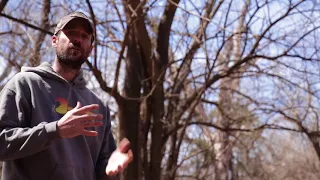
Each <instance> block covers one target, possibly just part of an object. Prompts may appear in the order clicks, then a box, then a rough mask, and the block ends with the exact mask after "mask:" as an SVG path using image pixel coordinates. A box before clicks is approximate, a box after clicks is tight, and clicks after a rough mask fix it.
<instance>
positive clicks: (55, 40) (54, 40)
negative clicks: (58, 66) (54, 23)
mask: <svg viewBox="0 0 320 180" xmlns="http://www.w3.org/2000/svg"><path fill="white" fill-rule="evenodd" d="M51 40H52V46H53V47H54V48H56V47H57V46H58V45H57V43H58V37H57V36H56V35H53V36H52V37H51Z"/></svg>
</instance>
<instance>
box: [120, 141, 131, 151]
mask: <svg viewBox="0 0 320 180" xmlns="http://www.w3.org/2000/svg"><path fill="white" fill-rule="evenodd" d="M129 149H130V142H129V140H128V139H127V138H123V139H122V140H121V142H120V143H119V150H120V152H122V153H126V152H127V151H128V150H129Z"/></svg>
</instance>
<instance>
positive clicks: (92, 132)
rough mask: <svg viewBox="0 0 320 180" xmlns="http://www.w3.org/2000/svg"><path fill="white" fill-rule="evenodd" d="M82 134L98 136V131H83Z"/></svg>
mask: <svg viewBox="0 0 320 180" xmlns="http://www.w3.org/2000/svg"><path fill="white" fill-rule="evenodd" d="M82 134H83V135H85V136H98V132H97V131H89V130H85V129H84V130H82Z"/></svg>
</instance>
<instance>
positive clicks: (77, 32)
mask: <svg viewBox="0 0 320 180" xmlns="http://www.w3.org/2000/svg"><path fill="white" fill-rule="evenodd" d="M91 38H92V34H91V33H90V30H89V25H88V22H86V21H85V20H83V19H81V18H78V19H74V20H71V21H70V22H69V23H68V24H67V25H66V26H65V27H64V28H63V30H62V31H60V32H59V34H58V35H57V36H55V37H53V45H54V47H55V48H56V53H57V58H58V61H59V62H60V63H62V64H64V65H66V66H68V67H70V68H72V69H79V68H80V67H81V65H82V64H83V63H84V62H85V61H86V60H87V58H88V56H89V54H90V52H91V50H92V46H91Z"/></svg>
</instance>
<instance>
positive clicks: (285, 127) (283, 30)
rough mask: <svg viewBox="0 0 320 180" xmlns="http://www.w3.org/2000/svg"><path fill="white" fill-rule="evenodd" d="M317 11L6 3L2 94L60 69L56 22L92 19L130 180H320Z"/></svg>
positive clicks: (102, 79) (93, 70)
mask: <svg viewBox="0 0 320 180" xmlns="http://www.w3.org/2000/svg"><path fill="white" fill-rule="evenodd" d="M319 8H320V3H319V2H317V1H313V0H304V1H303V0H263V1H255V0H197V1H192V0H122V1H121V0H106V1H93V0H91V1H90V0H79V1H64V0H61V1H53V0H31V1H22V0H20V1H13V0H7V1H5V0H1V1H0V24H1V26H0V42H1V43H0V66H1V68H0V81H1V83H0V87H3V85H4V84H5V83H6V82H7V81H8V79H9V78H10V77H12V76H13V75H14V74H15V73H17V72H19V71H20V68H21V67H22V66H37V65H39V64H40V63H41V62H45V61H46V62H52V61H53V60H54V58H55V52H54V49H53V48H52V47H51V36H52V32H53V30H54V27H55V26H56V24H57V23H58V20H59V19H60V18H61V17H62V16H64V15H66V14H68V13H70V12H72V11H82V12H84V13H85V14H87V15H88V16H89V17H90V18H91V19H92V21H93V23H94V25H95V27H96V32H95V33H96V37H97V41H96V42H95V43H94V47H95V48H94V50H93V52H92V55H91V57H90V58H89V59H88V61H87V63H86V64H85V65H84V66H83V68H84V71H85V72H86V75H87V79H88V86H89V87H90V88H92V89H93V90H94V91H96V92H97V93H99V94H100V95H101V97H102V98H103V99H104V100H105V101H106V102H107V103H108V105H109V107H110V108H111V110H112V117H113V125H114V131H115V135H116V137H117V139H118V140H119V139H121V138H122V137H128V138H129V140H130V141H131V143H132V149H133V151H134V155H135V158H134V162H133V163H132V164H131V165H130V166H129V167H128V169H127V170H126V172H125V173H124V175H123V177H122V178H123V179H126V180H137V179H144V180H149V179H152V180H160V179H166V180H173V179H186V180H193V179H195V180H211V179H217V180H229V179H233V180H238V179H239V180H242V179H243V180H246V179H259V180H260V179H287V180H291V179H292V180H296V179H310V180H312V179H315V180H316V179H319V178H320V174H319V172H320V171H319V170H320V168H319V160H320V146H319V135H320V132H319V122H320V120H319V112H320V111H319V92H318V91H319V88H320V86H319V85H320V82H319V80H320V76H319V75H320V74H319V67H320V66H319V65H320V64H319V57H318V56H319V43H318V39H319V37H318V35H317V34H319V26H320V18H319V16H320V13H319Z"/></svg>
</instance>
